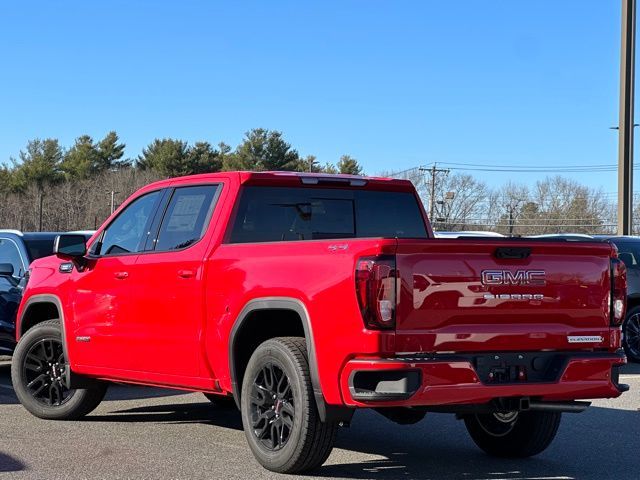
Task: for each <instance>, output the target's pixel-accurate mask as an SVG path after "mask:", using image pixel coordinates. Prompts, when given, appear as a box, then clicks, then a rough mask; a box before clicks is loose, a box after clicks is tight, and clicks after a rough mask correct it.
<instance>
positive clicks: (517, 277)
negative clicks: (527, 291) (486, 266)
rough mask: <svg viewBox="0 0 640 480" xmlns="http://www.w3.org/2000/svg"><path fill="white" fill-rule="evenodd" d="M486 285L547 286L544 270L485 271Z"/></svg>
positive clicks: (483, 272) (483, 277) (483, 273)
mask: <svg viewBox="0 0 640 480" xmlns="http://www.w3.org/2000/svg"><path fill="white" fill-rule="evenodd" d="M482 283H483V284H484V285H521V286H527V285H536V286H541V285H546V284H547V280H546V277H545V272H544V270H516V271H515V272H512V271H510V270H483V271H482Z"/></svg>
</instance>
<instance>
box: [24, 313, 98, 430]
mask: <svg viewBox="0 0 640 480" xmlns="http://www.w3.org/2000/svg"><path fill="white" fill-rule="evenodd" d="M47 364H48V365H47ZM65 364H66V360H65V358H64V355H63V351H62V333H61V329H60V322H59V321H58V320H47V321H46V322H42V323H39V324H37V325H36V326H34V327H32V328H30V329H29V330H28V331H27V332H26V333H25V334H24V335H23V336H22V338H20V341H19V342H18V345H17V346H16V349H15V352H14V353H13V358H12V361H11V381H12V382H13V389H14V391H15V393H16V396H17V397H18V400H19V401H20V403H22V405H23V406H24V408H26V409H27V410H28V411H29V412H30V413H32V414H33V415H35V416H36V417H39V418H44V419H48V420H74V419H77V418H80V417H83V416H85V415H87V414H88V413H89V412H91V411H93V410H94V409H95V408H96V407H97V406H98V405H99V404H100V402H101V401H102V399H103V398H104V395H105V393H106V391H107V384H106V383H103V382H98V381H96V384H95V387H92V388H86V389H78V390H70V389H67V388H66V387H65V386H64V378H63V371H64V368H65ZM43 370H44V371H43Z"/></svg>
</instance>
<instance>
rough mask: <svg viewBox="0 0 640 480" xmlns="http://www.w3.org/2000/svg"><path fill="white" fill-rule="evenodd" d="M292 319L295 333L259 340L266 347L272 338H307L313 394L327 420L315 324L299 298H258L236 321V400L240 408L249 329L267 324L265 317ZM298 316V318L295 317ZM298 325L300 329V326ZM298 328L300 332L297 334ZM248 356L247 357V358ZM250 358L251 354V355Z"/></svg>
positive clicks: (232, 360) (232, 367)
mask: <svg viewBox="0 0 640 480" xmlns="http://www.w3.org/2000/svg"><path fill="white" fill-rule="evenodd" d="M283 313H284V314H285V315H289V318H287V320H286V321H285V322H286V324H287V325H286V328H288V329H293V330H292V332H291V333H283V334H282V335H281V334H279V333H278V332H279V331H278V329H276V330H275V333H274V334H273V335H271V336H265V335H264V334H263V335H260V334H259V335H258V337H257V340H259V341H260V343H262V342H263V341H265V340H267V339H268V338H275V337H277V336H284V335H291V334H292V333H293V334H294V335H297V336H300V334H302V335H304V338H305V340H306V344H307V353H308V356H309V369H310V374H311V384H312V386H313V394H314V397H315V400H316V405H317V407H318V413H319V414H320V417H321V418H322V419H323V420H324V419H326V418H327V405H326V403H325V400H324V396H323V394H322V389H321V387H320V379H319V377H318V364H317V360H316V350H315V342H314V338H313V329H312V327H311V320H310V317H309V313H308V312H307V309H306V307H305V305H304V303H302V302H301V301H300V300H298V299H297V298H289V297H266V298H257V299H254V300H251V301H249V302H248V303H247V304H246V305H245V306H244V308H243V309H242V311H241V312H240V314H239V315H238V317H237V318H236V320H235V322H234V324H233V328H232V329H231V334H230V337H229V374H230V379H231V386H232V389H233V397H234V399H235V401H236V404H237V405H238V408H240V393H241V385H242V379H243V377H244V369H245V368H246V362H245V360H246V361H248V358H245V359H243V356H242V354H241V353H242V352H241V348H242V341H243V339H245V336H246V335H248V331H249V330H248V327H249V326H251V325H254V324H255V323H256V322H259V321H260V320H265V318H264V317H265V316H272V317H273V315H282V314H283ZM294 315H295V316H294ZM296 323H297V325H296ZM296 328H298V329H299V330H297V331H296ZM255 347H257V345H252V348H251V350H250V352H253V351H254V350H255ZM246 353H247V352H245V357H246ZM248 356H250V353H249V355H248Z"/></svg>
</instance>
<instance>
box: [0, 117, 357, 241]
mask: <svg viewBox="0 0 640 480" xmlns="http://www.w3.org/2000/svg"><path fill="white" fill-rule="evenodd" d="M125 147H126V145H125V143H124V142H122V141H121V140H120V138H119V137H118V134H117V133H116V132H115V131H112V132H109V133H107V135H105V137H104V138H102V139H100V140H94V139H93V138H92V137H91V136H89V135H81V136H79V137H78V138H76V140H75V142H74V143H73V145H71V146H70V147H68V148H65V147H64V146H63V145H61V144H60V142H59V141H58V139H55V138H47V139H34V140H30V141H29V142H27V145H26V147H25V148H24V149H23V150H21V151H20V153H19V155H18V157H17V158H11V159H10V162H9V163H8V164H5V165H3V166H2V167H0V192H2V194H3V197H4V200H5V201H4V202H2V203H1V204H0V226H1V227H2V228H15V229H20V230H24V231H37V230H43V231H46V230H51V231H64V230H84V229H94V228H97V226H99V225H100V224H101V223H102V222H103V221H104V220H105V219H106V218H107V217H108V216H109V214H110V213H111V209H112V206H113V205H112V202H111V200H112V197H113V198H114V200H115V203H116V206H117V203H118V202H119V201H122V200H124V199H126V198H127V197H128V196H129V195H130V194H131V193H133V192H134V191H135V190H137V189H138V188H140V187H141V186H143V185H145V184H147V183H150V182H152V181H155V180H159V179H162V178H170V177H176V176H181V175H191V174H197V173H208V172H219V171H230V170H252V171H267V170H289V171H301V172H302V171H305V172H316V173H321V172H324V173H345V174H352V175H360V174H362V173H364V172H363V169H362V167H361V165H360V164H359V163H358V161H357V160H356V159H355V158H353V157H351V156H349V155H343V156H342V157H340V159H339V160H338V161H337V162H336V163H325V164H320V162H318V160H317V158H316V157H315V156H313V155H308V156H304V157H303V156H301V155H300V154H299V153H298V151H297V150H296V149H294V148H293V147H292V146H291V144H289V143H288V142H287V141H286V140H285V139H284V137H283V135H282V132H278V131H275V130H267V129H263V128H256V129H253V130H250V131H249V132H247V133H246V134H245V136H244V138H243V140H242V142H241V143H240V144H239V145H238V146H237V147H236V148H235V149H232V148H231V147H230V146H229V145H227V144H226V143H224V142H221V143H219V144H218V145H216V146H213V145H212V144H211V143H209V142H207V141H198V142H195V143H194V144H189V143H188V142H186V141H184V140H180V139H172V138H162V139H155V140H153V141H152V142H151V143H150V144H149V145H148V146H146V147H145V148H144V149H143V150H142V152H141V153H140V154H139V155H138V156H137V157H135V158H125Z"/></svg>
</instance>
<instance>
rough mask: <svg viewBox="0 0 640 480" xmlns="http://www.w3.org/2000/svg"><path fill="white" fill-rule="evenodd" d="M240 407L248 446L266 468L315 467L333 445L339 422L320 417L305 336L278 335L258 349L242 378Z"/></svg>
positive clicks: (297, 470) (282, 470) (295, 470)
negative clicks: (325, 421) (322, 419)
mask: <svg viewBox="0 0 640 480" xmlns="http://www.w3.org/2000/svg"><path fill="white" fill-rule="evenodd" d="M241 411H242V423H243V425H244V431H245V434H246V437H247V441H248V443H249V447H250V448H251V450H252V452H253V454H254V456H255V457H256V459H257V460H258V462H260V464H262V466H264V467H265V468H267V469H268V470H271V471H273V472H278V473H300V472H305V471H308V470H312V469H314V468H317V467H319V466H320V465H322V464H323V463H324V462H325V460H326V459H327V458H328V457H329V454H330V453H331V450H332V449H333V444H334V443H335V438H336V433H337V428H338V425H337V423H333V422H332V423H324V422H321V421H320V417H319V415H318V410H317V407H316V404H315V399H314V397H313V388H312V385H311V376H310V373H309V361H308V358H307V347H306V344H305V341H304V339H303V338H298V337H282V338H274V339H271V340H267V341H266V342H264V343H263V344H261V345H260V346H259V347H258V348H257V349H256V351H255V352H254V353H253V355H252V356H251V359H250V360H249V364H248V365H247V369H246V371H245V374H244V380H243V382H242V398H241Z"/></svg>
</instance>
